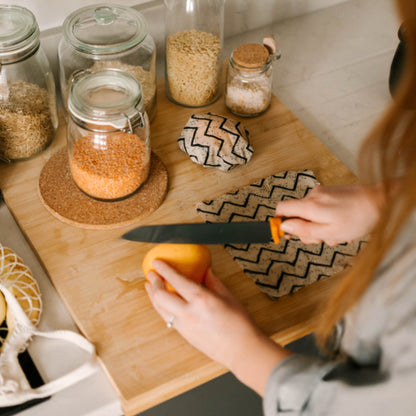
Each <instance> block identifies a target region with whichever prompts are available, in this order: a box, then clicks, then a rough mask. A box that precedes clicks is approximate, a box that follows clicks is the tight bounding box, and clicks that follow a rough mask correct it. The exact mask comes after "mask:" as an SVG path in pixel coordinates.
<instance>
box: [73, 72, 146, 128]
mask: <svg viewBox="0 0 416 416" xmlns="http://www.w3.org/2000/svg"><path fill="white" fill-rule="evenodd" d="M68 109H69V112H70V113H71V114H72V115H73V116H74V117H75V118H76V119H78V120H81V121H82V122H83V124H84V125H85V127H87V128H90V129H91V130H95V129H97V130H100V127H101V128H103V127H104V126H106V128H105V129H104V130H108V127H109V126H110V127H113V128H114V129H116V130H120V129H124V128H129V127H131V123H134V121H135V120H136V119H137V117H139V116H140V114H141V112H143V100H142V87H141V84H140V82H139V81H138V80H137V79H136V78H135V77H133V76H132V75H130V74H128V73H127V72H124V71H121V70H118V69H105V70H100V71H94V72H91V71H89V70H81V71H79V72H78V73H77V74H76V75H75V76H74V78H73V80H72V83H71V87H70V90H69V97H68Z"/></svg>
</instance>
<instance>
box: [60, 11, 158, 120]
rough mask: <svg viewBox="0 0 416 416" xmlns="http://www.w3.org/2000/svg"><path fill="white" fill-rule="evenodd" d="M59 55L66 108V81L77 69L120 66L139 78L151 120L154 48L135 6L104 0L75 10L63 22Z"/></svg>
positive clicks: (153, 88)
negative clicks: (101, 2)
mask: <svg viewBox="0 0 416 416" xmlns="http://www.w3.org/2000/svg"><path fill="white" fill-rule="evenodd" d="M58 57H59V69H60V84H61V92H62V98H63V101H64V103H65V107H66V106H67V99H68V84H69V82H70V80H71V78H72V76H73V74H74V73H75V72H76V71H78V70H80V69H90V70H92V71H95V70H99V69H106V68H113V69H121V70H123V71H126V72H128V73H130V74H131V75H133V76H134V77H136V78H137V79H138V81H140V83H141V85H142V89H143V99H144V108H145V110H146V112H147V114H148V116H149V118H150V120H153V118H154V116H155V112H156V47H155V43H154V41H153V38H152V37H151V35H150V34H149V33H148V27H147V23H146V21H145V19H144V17H143V15H142V14H141V13H139V12H138V11H136V10H135V9H133V8H130V7H123V6H120V5H115V4H110V3H105V4H98V5H92V6H87V7H83V8H81V9H78V10H76V11H74V12H73V13H72V14H71V15H69V16H68V17H67V18H66V19H65V21H64V24H63V37H62V39H61V41H60V43H59V47H58Z"/></svg>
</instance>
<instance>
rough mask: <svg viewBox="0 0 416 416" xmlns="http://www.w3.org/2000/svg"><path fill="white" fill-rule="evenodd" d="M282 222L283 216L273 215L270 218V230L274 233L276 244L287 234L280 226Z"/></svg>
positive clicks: (273, 237)
mask: <svg viewBox="0 0 416 416" xmlns="http://www.w3.org/2000/svg"><path fill="white" fill-rule="evenodd" d="M282 222H283V218H282V217H273V218H270V219H269V224H270V232H271V235H272V239H273V242H274V243H275V244H279V243H280V238H281V237H283V236H284V235H285V233H284V232H283V231H282V229H281V228H280V226H281V225H282Z"/></svg>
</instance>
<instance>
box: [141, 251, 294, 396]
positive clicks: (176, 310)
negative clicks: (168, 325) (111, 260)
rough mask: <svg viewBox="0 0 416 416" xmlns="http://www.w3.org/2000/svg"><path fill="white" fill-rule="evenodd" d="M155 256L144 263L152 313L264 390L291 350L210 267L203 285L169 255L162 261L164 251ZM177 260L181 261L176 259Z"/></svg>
mask: <svg viewBox="0 0 416 416" xmlns="http://www.w3.org/2000/svg"><path fill="white" fill-rule="evenodd" d="M176 246H177V250H178V251H177V252H176V255H177V256H180V255H181V253H182V254H183V250H184V246H185V245H182V244H178V245H176ZM156 247H157V246H156ZM165 249H166V247H165ZM185 251H186V250H185ZM153 255H154V253H153V254H152V256H153ZM157 257H158V258H159V259H156V257H153V258H155V260H153V261H151V263H150V267H149V263H148V261H150V259H147V260H146V263H145V262H144V263H143V269H145V267H146V270H147V272H146V271H145V274H146V276H147V279H148V282H147V283H146V286H145V287H146V291H147V293H148V295H149V298H150V300H151V302H152V304H153V306H154V308H155V309H156V311H157V312H158V313H159V314H160V315H161V317H162V318H163V319H164V320H165V321H166V322H168V321H169V320H170V319H171V318H172V317H174V328H175V329H176V330H177V331H178V332H179V333H180V334H181V335H182V336H183V337H184V338H185V339H186V340H187V341H188V342H189V343H190V344H192V345H193V346H194V347H196V348H197V349H199V350H200V351H201V352H203V353H204V354H206V355H207V356H208V357H210V358H211V359H213V360H215V361H217V362H219V363H221V364H222V365H224V366H226V367H227V368H228V369H230V370H231V371H232V372H233V373H234V374H235V375H236V376H237V377H238V378H239V379H240V380H241V381H242V382H244V383H246V384H247V385H249V386H250V387H251V388H253V389H254V390H255V391H257V392H258V393H259V394H262V393H263V391H264V387H265V384H266V381H267V378H268V376H269V374H270V372H271V371H272V369H273V368H274V366H275V365H276V364H277V363H278V362H279V361H280V360H282V359H283V358H284V357H286V356H287V355H288V354H289V352H288V351H286V350H284V349H282V348H281V347H279V346H278V345H276V344H275V343H274V342H273V341H271V340H270V339H269V338H267V337H266V336H265V335H264V334H263V333H262V332H261V331H260V330H259V329H258V328H257V327H256V325H255V324H254V323H253V321H252V319H251V318H250V316H249V315H248V313H247V312H246V311H245V309H244V307H243V306H242V305H241V303H240V302H239V301H238V300H237V298H235V297H234V296H233V295H232V293H231V292H230V291H229V290H228V289H227V288H226V287H225V286H224V284H223V283H222V282H221V281H220V280H219V279H218V278H217V277H216V276H215V275H214V273H213V272H212V269H211V268H210V267H209V266H207V270H206V273H205V274H204V275H205V280H204V286H203V285H201V284H200V283H197V282H195V281H194V280H191V279H190V278H188V277H185V276H184V275H183V274H181V273H180V272H178V270H177V269H176V268H175V267H172V260H173V259H172V258H171V259H170V260H168V262H165V261H162V260H161V259H166V258H167V256H165V253H159V254H158V256H157ZM182 258H184V257H182ZM175 260H176V261H177V262H178V263H177V264H180V257H176V259H175ZM188 260H189V258H188ZM199 265H200V266H201V263H199ZM183 266H184V264H182V265H181V266H179V267H183ZM177 267H178V266H177ZM204 267H205V266H204ZM165 282H166V284H165ZM168 285H169V286H168ZM168 287H171V288H174V290H175V292H172V291H170V290H168V289H167V288H168Z"/></svg>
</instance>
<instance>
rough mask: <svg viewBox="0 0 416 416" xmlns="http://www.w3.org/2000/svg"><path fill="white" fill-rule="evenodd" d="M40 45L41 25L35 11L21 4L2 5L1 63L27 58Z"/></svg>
mask: <svg viewBox="0 0 416 416" xmlns="http://www.w3.org/2000/svg"><path fill="white" fill-rule="evenodd" d="M38 47H39V26H38V24H37V22H36V18H35V16H34V15H33V13H32V12H31V11H30V10H28V9H26V8H25V7H20V6H6V5H0V64H10V63H13V62H17V61H20V60H22V59H25V58H27V57H28V56H30V55H31V54H32V53H33V52H35V51H36V50H37V48H38Z"/></svg>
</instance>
